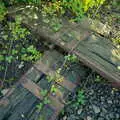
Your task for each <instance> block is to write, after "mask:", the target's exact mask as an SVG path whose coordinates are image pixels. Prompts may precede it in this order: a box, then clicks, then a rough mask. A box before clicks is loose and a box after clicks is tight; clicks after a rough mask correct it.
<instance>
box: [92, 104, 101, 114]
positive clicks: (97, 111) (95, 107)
mask: <svg viewBox="0 0 120 120" xmlns="http://www.w3.org/2000/svg"><path fill="white" fill-rule="evenodd" d="M93 110H94V112H95V113H96V114H97V113H99V112H100V108H99V107H98V106H96V105H93Z"/></svg>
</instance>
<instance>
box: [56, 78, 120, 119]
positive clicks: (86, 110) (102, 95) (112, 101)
mask: <svg viewBox="0 0 120 120" xmlns="http://www.w3.org/2000/svg"><path fill="white" fill-rule="evenodd" d="M80 88H82V85H81V87H80ZM85 98H86V100H85V101H86V102H85V104H84V105H80V106H77V107H74V102H73V103H72V104H70V105H68V106H67V107H65V109H64V114H60V116H59V118H58V120H120V90H118V89H115V88H113V87H112V86H111V85H108V84H107V83H105V82H102V81H101V82H95V81H94V80H92V82H91V81H89V82H88V83H87V85H86V88H85ZM73 99H75V98H73Z"/></svg>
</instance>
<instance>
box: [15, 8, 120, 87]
mask: <svg viewBox="0 0 120 120" xmlns="http://www.w3.org/2000/svg"><path fill="white" fill-rule="evenodd" d="M27 11H28V12H29V13H30V12H31V13H32V14H31V16H29V17H26V15H25V14H27ZM16 15H21V16H22V17H21V18H23V21H24V22H23V23H24V24H25V25H26V26H27V27H28V28H29V29H30V30H31V31H32V32H33V33H34V34H35V35H36V36H38V37H40V38H44V39H45V40H47V41H48V42H51V43H53V44H55V45H57V46H59V47H61V48H63V49H64V50H65V51H68V52H69V51H71V49H72V48H71V46H72V43H73V44H75V43H77V41H79V45H78V46H77V47H76V49H75V50H73V51H72V53H74V54H76V55H77V56H78V57H79V60H80V61H81V62H83V63H84V64H85V65H87V66H89V67H90V68H91V69H94V70H95V71H97V72H98V73H99V74H100V75H102V76H103V77H104V78H106V79H108V80H109V81H111V82H116V83H120V69H119V67H120V48H119V47H118V48H117V47H115V46H114V45H113V43H112V42H111V41H110V40H109V39H106V38H104V37H101V36H99V35H97V34H94V33H93V34H91V33H90V34H89V37H86V38H84V37H83V36H84V34H87V33H88V32H87V31H86V29H84V28H83V27H81V26H80V24H73V23H69V22H67V21H65V20H62V19H60V24H61V25H62V27H61V28H60V29H59V30H58V31H57V32H54V31H53V30H52V27H51V26H50V25H51V23H52V22H54V20H53V19H52V18H46V17H44V16H42V15H41V14H40V13H39V12H38V11H36V10H35V8H33V9H31V11H30V10H29V8H27V9H25V10H24V11H21V12H16ZM13 16H15V14H14V15H13ZM35 16H37V17H35ZM45 19H48V20H49V23H45ZM56 19H57V20H58V19H59V18H56ZM81 24H82V25H83V24H85V21H84V22H83V23H81ZM86 24H87V23H86ZM95 24H97V22H96V23H95ZM83 26H84V25H83ZM98 26H100V24H99V25H98ZM104 27H105V26H103V27H102V28H104ZM93 28H94V27H93ZM98 28H100V31H101V29H102V28H101V27H98ZM98 28H97V33H98V32H99V30H98ZM88 31H89V30H88ZM93 31H94V30H93ZM105 31H106V30H105ZM89 32H90V31H89ZM102 32H103V31H102ZM102 32H100V33H99V34H104V32H103V33H102ZM86 36H87V35H86ZM82 38H83V39H82ZM119 85H120V84H119Z"/></svg>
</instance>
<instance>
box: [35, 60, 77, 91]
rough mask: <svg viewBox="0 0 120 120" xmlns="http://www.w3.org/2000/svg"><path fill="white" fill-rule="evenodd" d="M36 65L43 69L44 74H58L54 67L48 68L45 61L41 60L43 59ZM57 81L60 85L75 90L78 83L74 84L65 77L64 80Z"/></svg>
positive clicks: (37, 67)
mask: <svg viewBox="0 0 120 120" xmlns="http://www.w3.org/2000/svg"><path fill="white" fill-rule="evenodd" d="M34 67H35V68H36V69H38V70H40V71H42V72H43V73H44V74H46V75H50V76H55V74H56V73H55V71H53V70H52V69H50V68H48V67H47V65H45V64H43V63H42V62H41V60H40V61H38V62H37V63H36V64H35V65H34ZM61 77H63V76H61ZM56 82H57V81H56ZM57 83H58V84H59V85H61V86H63V87H65V88H67V89H68V90H70V91H73V90H74V89H75V88H76V85H75V84H73V83H72V82H70V81H68V80H66V79H65V78H64V79H63V81H61V82H57Z"/></svg>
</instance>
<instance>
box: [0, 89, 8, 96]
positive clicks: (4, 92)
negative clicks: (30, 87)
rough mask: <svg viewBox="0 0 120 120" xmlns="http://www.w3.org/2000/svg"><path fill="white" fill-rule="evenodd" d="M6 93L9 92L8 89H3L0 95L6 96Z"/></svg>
mask: <svg viewBox="0 0 120 120" xmlns="http://www.w3.org/2000/svg"><path fill="white" fill-rule="evenodd" d="M8 91H9V89H3V90H2V91H1V93H2V94H3V95H5V94H7V92H8Z"/></svg>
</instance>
